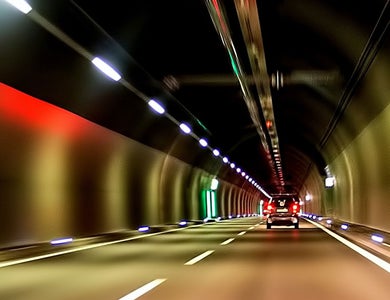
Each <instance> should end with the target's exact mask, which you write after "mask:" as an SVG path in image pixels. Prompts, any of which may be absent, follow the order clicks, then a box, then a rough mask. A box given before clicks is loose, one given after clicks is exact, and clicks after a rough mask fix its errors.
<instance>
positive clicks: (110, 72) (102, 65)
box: [92, 57, 121, 81]
mask: <svg viewBox="0 0 390 300" xmlns="http://www.w3.org/2000/svg"><path fill="white" fill-rule="evenodd" d="M92 63H93V64H94V65H95V66H96V67H97V68H98V69H99V70H100V71H102V72H103V73H104V74H106V75H107V76H108V77H110V78H111V79H113V80H115V81H118V80H119V79H121V75H119V73H118V72H117V71H115V70H114V69H113V68H112V67H111V66H110V65H109V64H107V63H106V62H104V61H103V60H101V59H100V58H99V57H95V58H94V59H93V60H92Z"/></svg>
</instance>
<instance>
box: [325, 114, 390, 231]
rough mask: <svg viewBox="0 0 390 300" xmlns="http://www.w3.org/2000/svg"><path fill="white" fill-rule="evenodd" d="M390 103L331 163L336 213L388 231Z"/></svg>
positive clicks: (337, 215)
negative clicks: (334, 179)
mask: <svg viewBox="0 0 390 300" xmlns="http://www.w3.org/2000/svg"><path fill="white" fill-rule="evenodd" d="M389 132H390V106H388V107H387V108H386V109H385V110H384V111H383V112H382V113H380V114H379V115H378V116H377V117H376V118H375V119H374V120H373V121H372V122H370V124H369V125H368V126H367V127H366V128H365V129H364V130H363V131H362V132H361V134H360V135H359V136H358V137H357V138H356V139H355V140H354V141H353V142H352V143H351V144H350V145H349V146H348V147H347V148H346V149H345V150H344V151H343V152H342V153H341V154H340V155H339V156H338V157H336V159H335V160H334V161H333V162H332V163H331V164H330V168H331V170H332V172H334V174H335V177H336V185H335V187H334V197H335V202H334V212H335V216H336V217H338V218H340V219H343V220H347V221H351V222H354V223H359V224H365V225H369V226H371V227H375V228H378V229H382V230H386V231H390V222H389V219H388V217H389V216H390V199H389V194H390V185H389V182H390V138H389Z"/></svg>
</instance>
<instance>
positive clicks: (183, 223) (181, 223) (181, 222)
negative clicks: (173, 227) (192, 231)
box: [179, 221, 187, 226]
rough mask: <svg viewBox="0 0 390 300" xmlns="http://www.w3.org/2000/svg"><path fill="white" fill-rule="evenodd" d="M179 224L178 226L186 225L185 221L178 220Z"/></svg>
mask: <svg viewBox="0 0 390 300" xmlns="http://www.w3.org/2000/svg"><path fill="white" fill-rule="evenodd" d="M179 225H180V226H186V225H187V221H180V222H179Z"/></svg>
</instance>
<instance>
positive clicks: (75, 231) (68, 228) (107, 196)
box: [0, 84, 260, 248]
mask: <svg viewBox="0 0 390 300" xmlns="http://www.w3.org/2000/svg"><path fill="white" fill-rule="evenodd" d="M178 134H179V133H178ZM0 138H1V148H0V160H1V164H0V193H1V196H0V228H1V231H0V232H1V234H0V248H6V247H14V246H20V245H25V244H31V243H38V242H43V241H49V240H51V239H54V238H60V237H69V236H71V237H75V238H77V237H84V236H91V235H97V234H102V233H108V232H115V231H121V230H129V229H136V228H138V226H141V225H159V224H168V223H177V222H179V221H180V220H183V219H186V220H199V219H200V218H201V217H202V216H201V213H200V204H199V203H200V194H201V190H202V189H207V188H209V187H210V182H211V179H212V178H214V177H215V174H209V173H207V172H205V171H204V170H201V169H199V168H194V167H192V166H191V165H189V164H187V163H184V162H182V161H180V160H178V159H176V158H174V157H171V156H169V155H167V154H166V153H163V152H161V151H158V150H156V149H153V148H150V147H147V146H145V145H143V144H141V143H139V142H137V141H134V140H131V139H129V138H127V137H125V136H122V135H120V134H117V133H115V132H113V131H110V130H108V129H106V128H104V127H101V126H99V125H97V124H95V123H92V122H90V121H88V120H86V119H83V118H81V117H79V116H77V115H75V114H73V113H71V112H69V111H66V110H63V109H61V108H58V107H56V106H53V105H51V104H48V103H46V102H44V101H41V100H38V99H36V98H33V97H31V96H28V95H26V94H23V93H22V92H20V91H17V90H15V89H13V88H11V87H8V86H6V85H3V84H0ZM244 189H245V187H239V186H236V185H233V184H230V183H228V182H225V181H222V180H220V182H219V187H218V189H217V201H218V204H217V208H218V215H219V216H221V217H226V216H228V215H230V214H233V215H235V214H244V213H253V212H256V210H257V205H258V201H259V198H260V196H259V193H258V191H257V190H256V191H257V193H256V192H255V190H252V191H251V190H250V189H248V190H244Z"/></svg>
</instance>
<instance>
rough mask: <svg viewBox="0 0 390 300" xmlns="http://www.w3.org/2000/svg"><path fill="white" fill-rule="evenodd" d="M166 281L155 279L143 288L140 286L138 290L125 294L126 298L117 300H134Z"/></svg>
mask: <svg viewBox="0 0 390 300" xmlns="http://www.w3.org/2000/svg"><path fill="white" fill-rule="evenodd" d="M165 280H166V279H165V278H161V279H155V280H153V281H151V282H149V283H147V284H145V285H143V286H141V287H140V288H139V289H136V290H135V291H133V292H131V293H130V294H127V295H126V296H124V297H122V298H120V299H119V300H135V299H137V298H139V297H141V296H142V295H144V294H146V293H147V292H149V291H150V290H152V289H154V288H155V287H156V286H158V285H160V284H161V283H163V282H164V281H165Z"/></svg>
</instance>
